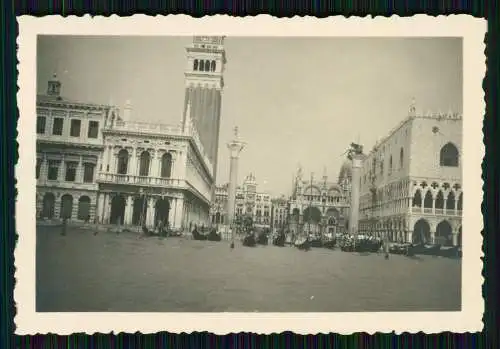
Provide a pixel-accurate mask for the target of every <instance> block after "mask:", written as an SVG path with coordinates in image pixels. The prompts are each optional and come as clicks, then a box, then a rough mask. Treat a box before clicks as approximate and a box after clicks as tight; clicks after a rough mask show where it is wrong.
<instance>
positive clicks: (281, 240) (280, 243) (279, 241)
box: [273, 231, 286, 247]
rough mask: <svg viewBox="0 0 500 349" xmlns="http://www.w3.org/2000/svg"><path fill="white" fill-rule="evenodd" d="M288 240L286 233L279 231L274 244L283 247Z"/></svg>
mask: <svg viewBox="0 0 500 349" xmlns="http://www.w3.org/2000/svg"><path fill="white" fill-rule="evenodd" d="M285 242H286V235H285V233H284V232H282V231H281V232H279V233H278V235H276V236H275V237H274V239H273V245H274V246H278V247H283V246H285Z"/></svg>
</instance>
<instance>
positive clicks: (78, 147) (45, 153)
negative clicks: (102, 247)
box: [36, 75, 111, 221]
mask: <svg viewBox="0 0 500 349" xmlns="http://www.w3.org/2000/svg"><path fill="white" fill-rule="evenodd" d="M61 87H62V86H61V82H60V81H59V80H58V79H57V76H56V75H54V76H53V78H52V79H51V80H50V81H49V82H48V88H47V93H46V94H40V95H37V100H36V113H37V118H36V132H37V135H36V179H37V182H36V212H37V218H38V219H44V220H52V219H55V218H58V219H59V218H61V219H62V218H67V219H75V220H80V221H93V220H94V216H95V212H96V204H97V191H98V186H97V183H96V176H97V172H98V169H99V166H100V163H99V160H100V157H101V154H102V151H103V149H104V146H103V138H102V132H101V131H102V128H103V127H104V123H105V120H106V119H107V118H108V117H109V115H110V113H111V110H110V107H109V106H104V105H96V104H88V103H82V102H76V101H71V100H68V99H65V98H62V97H61Z"/></svg>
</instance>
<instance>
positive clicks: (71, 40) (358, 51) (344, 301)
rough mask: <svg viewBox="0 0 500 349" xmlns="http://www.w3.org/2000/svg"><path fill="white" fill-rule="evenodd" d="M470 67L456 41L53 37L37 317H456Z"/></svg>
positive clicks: (42, 65) (39, 189)
mask: <svg viewBox="0 0 500 349" xmlns="http://www.w3.org/2000/svg"><path fill="white" fill-rule="evenodd" d="M462 66H463V59H462V39H461V38H440V37H435V38H425V37H424V38H408V37H406V38H405V37H399V38H384V37H382V38H342V37H337V38H311V37H307V38H297V37H286V38H265V37H244V38H242V37H231V36H227V37H224V36H191V37H168V36H158V37H126V36H121V37H110V36H99V37H89V36H87V37H85V36H49V35H41V36H39V37H38V42H37V99H36V114H37V115H36V180H37V185H36V216H37V226H36V239H37V241H36V244H37V250H36V278H37V279H36V309H37V311H40V312H90V311H92V312H106V311H113V312H144V311H147V312H228V311H243V312H367V311H459V310H460V309H461V255H462V206H463V189H462V128H463V124H462V84H463V77H462ZM466 233H467V232H466ZM472 233H478V232H472Z"/></svg>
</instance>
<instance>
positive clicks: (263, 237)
mask: <svg viewBox="0 0 500 349" xmlns="http://www.w3.org/2000/svg"><path fill="white" fill-rule="evenodd" d="M257 243H258V244H259V245H267V244H268V243H269V239H268V237H267V233H266V232H265V231H261V232H259V234H258V236H257Z"/></svg>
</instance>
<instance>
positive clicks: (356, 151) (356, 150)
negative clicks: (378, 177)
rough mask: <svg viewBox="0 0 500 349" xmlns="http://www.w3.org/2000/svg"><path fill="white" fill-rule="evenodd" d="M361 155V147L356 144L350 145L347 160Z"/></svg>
mask: <svg viewBox="0 0 500 349" xmlns="http://www.w3.org/2000/svg"><path fill="white" fill-rule="evenodd" d="M361 154H363V146H362V145H361V144H357V143H351V145H350V147H349V149H348V150H347V158H348V159H349V160H352V159H353V157H354V155H361Z"/></svg>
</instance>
